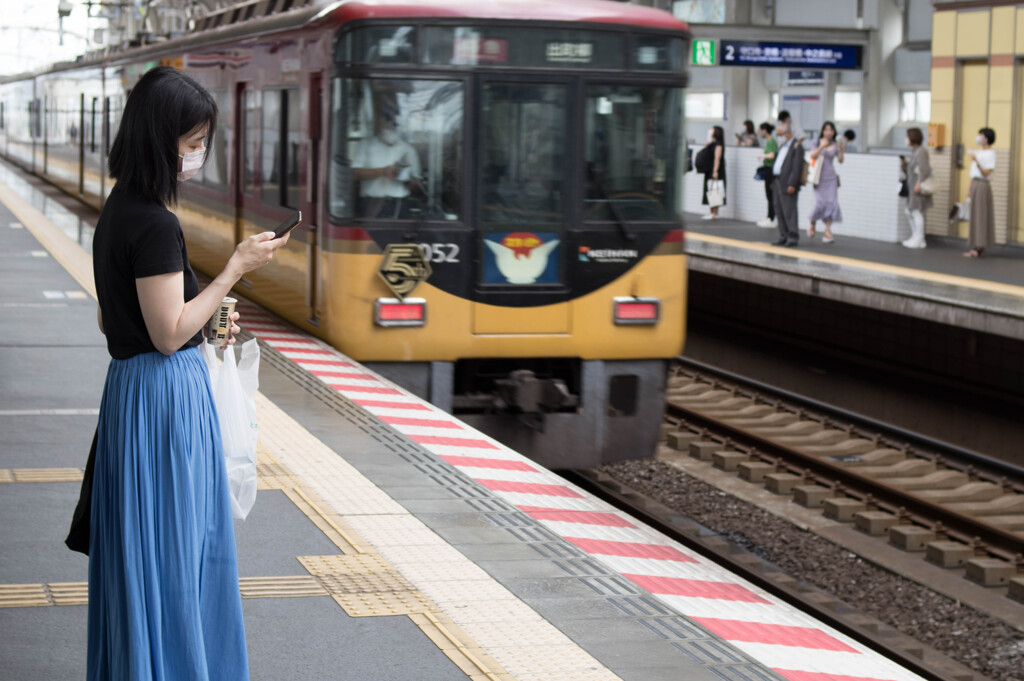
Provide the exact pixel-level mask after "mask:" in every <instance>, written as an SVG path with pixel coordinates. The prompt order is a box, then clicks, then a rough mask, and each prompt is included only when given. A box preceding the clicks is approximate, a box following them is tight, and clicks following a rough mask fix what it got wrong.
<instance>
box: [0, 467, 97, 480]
mask: <svg viewBox="0 0 1024 681" xmlns="http://www.w3.org/2000/svg"><path fill="white" fill-rule="evenodd" d="M84 473H85V472H84V471H83V470H82V469H81V468H14V469H11V470H9V471H8V470H4V471H0V482H81V481H82V476H83V475H84Z"/></svg>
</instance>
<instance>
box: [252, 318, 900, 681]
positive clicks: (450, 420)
mask: <svg viewBox="0 0 1024 681" xmlns="http://www.w3.org/2000/svg"><path fill="white" fill-rule="evenodd" d="M239 311H240V312H241V314H242V324H243V326H244V328H245V329H246V330H247V331H250V332H252V333H253V334H255V335H256V336H258V337H259V338H260V339H261V340H262V341H264V342H266V343H267V344H268V345H270V346H271V347H272V348H274V349H275V350H277V351H278V352H280V353H281V354H283V355H284V356H285V357H288V358H289V359H291V360H292V361H294V362H295V363H296V364H298V365H299V366H300V367H302V368H303V369H305V370H306V371H308V372H309V373H311V374H312V375H314V376H316V377H317V378H319V379H320V380H321V381H323V382H324V383H326V384H328V385H330V386H331V387H332V388H334V389H335V390H337V391H338V392H339V393H341V394H342V395H344V396H345V397H346V398H348V399H349V400H350V401H352V402H354V403H356V404H358V405H360V406H361V407H362V408H363V409H365V410H366V411H367V412H369V413H371V414H373V415H374V416H376V417H377V418H379V419H380V420H382V421H384V422H385V423H387V424H388V425H390V426H391V427H392V428H394V429H395V430H396V431H397V432H399V433H401V434H403V435H405V436H406V437H408V438H409V439H411V440H413V441H415V442H417V443H419V444H420V445H422V446H423V447H424V448H425V449H426V450H428V451H430V452H431V453H433V454H435V455H436V456H437V457H438V458H440V459H443V460H444V461H447V462H448V463H450V464H451V465H452V466H455V467H456V468H458V469H459V470H461V471H463V472H464V473H465V474H466V475H468V476H469V477H471V478H473V479H474V480H476V482H478V483H479V484H481V485H482V486H484V487H486V488H487V489H489V490H490V491H491V492H493V493H494V494H495V496H497V497H500V498H502V499H504V500H506V501H508V502H509V503H510V504H512V505H514V506H515V507H517V508H518V509H520V510H521V511H522V512H524V513H526V514H527V515H529V516H530V517H532V518H534V519H535V520H537V521H538V522H540V523H542V524H543V525H544V526H546V527H547V528H549V529H550V530H551V531H553V532H555V533H556V534H558V535H559V536H561V537H563V538H565V539H566V540H567V541H569V542H571V543H572V544H574V545H575V546H577V547H579V548H580V549H581V550H583V551H585V552H587V553H588V554H590V555H592V556H594V557H595V559H597V560H600V561H601V562H602V563H604V564H605V565H606V566H608V567H609V568H610V569H612V570H614V571H615V572H617V573H619V574H621V575H622V576H623V577H625V578H626V579H629V580H630V581H632V582H634V583H635V584H637V585H638V586H639V587H641V588H643V589H645V590H647V591H649V592H650V593H652V594H654V595H655V596H656V597H657V598H659V599H660V600H661V601H662V602H664V603H665V604H667V605H668V606H669V607H671V608H672V609H674V610H676V611H677V612H679V613H681V614H682V615H685V616H686V617H688V618H689V619H691V620H693V621H694V622H697V623H699V624H700V625H702V626H703V627H704V628H705V629H707V630H708V631H711V632H712V633H714V634H716V635H717V636H719V637H721V638H722V639H724V640H726V641H728V642H729V643H731V644H732V645H734V646H735V647H736V648H738V649H739V650H741V651H743V652H744V653H746V654H747V655H748V656H750V657H751V658H753V659H755V660H757V661H758V662H760V663H761V664H764V665H766V666H768V667H770V668H771V669H773V670H774V671H775V672H777V673H778V674H779V675H780V676H782V677H784V678H786V679H788V680H789V681H917V680H919V679H920V677H918V676H917V675H915V674H912V673H911V672H909V671H907V670H905V669H903V668H902V667H900V666H899V665H897V664H895V663H893V662H891V661H889V660H887V659H885V658H883V657H881V656H879V655H877V654H876V653H874V652H873V651H870V650H868V649H866V648H864V647H863V646H861V645H860V644H858V643H856V642H855V641H853V640H851V639H849V638H848V637H846V636H844V635H843V634H840V633H839V632H837V631H834V630H832V629H830V628H828V627H826V626H824V625H822V624H821V623H820V622H818V621H817V620H815V619H814V618H812V617H810V616H808V615H806V614H804V613H801V612H799V611H798V610H795V609H794V608H792V607H791V606H789V605H787V604H785V603H783V602H781V601H779V600H777V599H775V598H774V597H772V596H771V595H769V594H767V593H766V592H764V591H762V590H761V589H758V588H757V587H755V586H754V585H752V584H750V583H748V582H746V581H744V580H742V579H739V578H738V577H736V576H735V575H733V574H732V573H730V572H728V571H727V570H725V569H723V568H722V567H720V566H718V565H716V564H714V563H711V562H709V561H707V560H705V559H703V558H702V557H700V556H696V555H692V554H690V553H688V552H687V551H686V549H685V548H684V547H683V546H681V545H680V544H678V543H676V542H673V541H671V540H670V539H668V538H667V537H665V536H663V535H662V534H660V533H658V532H656V531H654V530H652V529H651V528H649V527H647V526H645V525H642V524H641V523H639V522H637V521H636V520H634V519H633V518H630V517H629V516H627V515H626V514H624V513H621V512H619V511H617V510H616V509H614V508H612V507H611V506H608V505H607V504H605V503H604V502H602V501H600V500H598V499H596V498H594V497H592V496H590V495H589V494H587V493H586V492H583V491H581V490H579V489H578V488H576V487H574V486H572V485H570V484H568V483H566V482H565V481H564V480H562V479H561V478H560V477H558V476H556V475H554V474H553V473H551V472H550V471H548V470H546V469H544V468H542V467H540V466H539V465H537V464H535V463H534V462H532V461H530V460H529V459H527V458H525V457H524V456H522V455H520V454H518V453H517V452H514V451H512V450H511V449H509V448H508V447H505V446H504V445H502V444H500V443H498V442H497V441H495V440H493V439H491V438H490V437H487V436H486V435H483V434H482V433H480V432H479V431H477V430H475V429H473V428H472V427H470V426H467V425H466V424H464V423H462V422H460V421H458V420H457V419H455V418H454V417H452V416H451V415H450V414H447V413H445V412H443V411H441V410H440V409H438V408H437V407H435V406H433V405H431V404H429V403H428V402H425V401H424V400H421V399H420V398H418V397H416V396H414V395H411V394H410V393H408V392H407V391H405V390H404V389H402V388H399V387H397V386H395V385H394V384H392V383H390V382H389V381H387V380H386V379H383V378H381V377H380V376H377V375H376V374H374V373H372V372H370V371H368V370H367V369H365V368H364V367H362V366H361V365H359V364H358V363H356V362H354V361H352V360H350V359H348V358H347V357H345V356H344V355H342V354H341V353H340V352H338V351H336V350H334V349H333V348H331V347H330V346H328V345H326V344H325V343H323V342H321V341H319V340H317V339H315V338H312V337H310V336H307V335H305V334H302V333H298V332H296V331H294V330H291V329H290V328H289V327H287V326H285V325H284V324H283V323H282V322H280V321H279V320H277V319H276V318H274V317H271V316H269V315H268V314H267V313H266V312H264V311H262V310H260V309H259V308H257V307H255V306H254V305H252V304H251V303H248V302H247V301H240V302H239Z"/></svg>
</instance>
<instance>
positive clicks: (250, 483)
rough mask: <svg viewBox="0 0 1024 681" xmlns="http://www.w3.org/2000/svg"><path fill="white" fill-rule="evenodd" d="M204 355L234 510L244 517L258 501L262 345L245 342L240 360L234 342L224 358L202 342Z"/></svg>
mask: <svg viewBox="0 0 1024 681" xmlns="http://www.w3.org/2000/svg"><path fill="white" fill-rule="evenodd" d="M202 345H203V358H204V359H205V360H206V366H207V368H208V369H209V370H210V385H211V386H212V387H213V401H214V403H215V404H216V405H217V416H218V418H219V420H220V434H221V440H222V441H223V443H224V463H225V464H226V466H227V470H228V490H229V491H230V492H231V512H232V515H234V517H235V518H237V519H238V520H245V517H246V516H247V515H249V511H251V510H252V507H253V504H255V503H256V486H257V479H256V441H257V439H258V436H259V432H258V430H257V424H256V403H255V401H254V396H255V395H256V390H257V388H259V371H260V347H259V345H258V344H257V343H256V340H255V339H253V340H250V341H246V342H245V343H243V344H242V351H241V354H240V355H239V359H238V362H237V363H236V362H235V351H234V348H233V347H232V346H230V345H229V346H227V348H225V350H224V362H223V363H222V364H221V363H218V362H217V353H216V350H214V347H213V346H212V345H210V344H209V343H203V344H202Z"/></svg>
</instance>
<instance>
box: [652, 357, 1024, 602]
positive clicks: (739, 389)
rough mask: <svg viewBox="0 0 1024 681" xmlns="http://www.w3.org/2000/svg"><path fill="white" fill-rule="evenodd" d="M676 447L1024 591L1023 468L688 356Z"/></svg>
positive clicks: (674, 407) (677, 380) (981, 579)
mask: <svg viewBox="0 0 1024 681" xmlns="http://www.w3.org/2000/svg"><path fill="white" fill-rule="evenodd" d="M666 418H667V419H668V420H669V423H670V424H671V425H670V432H668V434H667V437H668V441H669V445H670V446H672V447H674V448H676V449H684V450H686V451H688V452H689V454H690V456H692V457H694V458H699V459H703V460H706V461H711V462H713V463H714V465H715V466H716V467H718V468H721V469H723V470H726V471H736V472H737V473H738V474H739V476H740V477H742V478H744V479H746V480H748V481H750V482H753V483H762V484H764V485H765V486H766V487H767V488H768V489H769V490H770V491H772V492H775V493H777V494H791V495H792V496H793V499H794V501H796V502H797V503H798V504H801V505H803V506H806V507H809V508H822V509H823V510H824V513H825V515H826V516H828V517H830V518H832V519H834V520H837V521H840V522H852V523H854V524H855V525H856V527H857V528H858V529H861V530H862V531H864V532H866V533H868V534H872V535H877V536H880V537H887V538H888V540H889V541H890V543H892V544H894V545H896V546H898V547H900V548H903V549H905V550H908V551H913V552H919V553H921V554H922V556H923V557H924V558H925V559H927V560H930V561H932V562H933V563H936V564H938V565H941V566H943V567H963V568H964V569H965V570H966V574H967V577H968V579H971V580H973V581H975V582H977V583H978V584H981V585H983V586H988V587H999V586H1003V587H1006V590H1007V594H1008V595H1009V596H1010V597H1013V598H1019V599H1021V600H1024V469H1020V468H1018V467H1016V466H1013V465H1010V464H1006V463H1004V462H1000V461H997V460H994V459H991V458H989V457H985V456H983V455H980V454H977V453H975V452H971V451H968V450H964V449H960V448H956V447H953V446H951V445H949V444H946V443H942V442H937V441H935V440H931V439H928V438H926V437H923V436H921V435H918V434H915V433H910V432H907V431H903V430H900V429H898V428H894V427H892V426H890V425H887V424H883V423H880V422H877V421H874V420H871V419H866V418H864V417H860V416H858V415H855V414H851V413H849V412H844V411H842V410H838V409H836V408H833V407H830V406H829V405H825V404H821V403H817V402H813V401H810V400H807V399H806V398H802V397H799V396H796V395H792V394H789V393H785V392H782V391H779V390H777V389H774V388H771V387H770V386H765V385H761V384H757V383H755V382H752V381H749V380H748V379H744V378H742V377H739V376H734V375H728V374H725V373H724V372H721V371H718V370H716V369H714V368H712V367H708V366H706V365H702V364H699V363H696V362H692V361H689V360H680V361H679V363H678V364H677V365H676V367H675V368H674V370H673V374H672V376H671V377H670V379H669V385H668V401H667V409H666Z"/></svg>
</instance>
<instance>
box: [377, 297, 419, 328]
mask: <svg viewBox="0 0 1024 681" xmlns="http://www.w3.org/2000/svg"><path fill="white" fill-rule="evenodd" d="M373 321H374V323H376V324H377V326H423V325H424V324H426V323H427V301H426V300H424V299H423V298H404V299H398V298H378V299H377V300H376V302H375V303H374V304H373Z"/></svg>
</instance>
